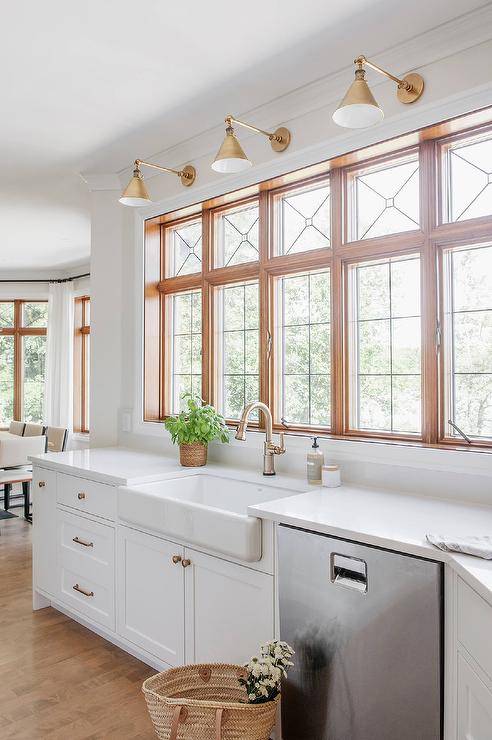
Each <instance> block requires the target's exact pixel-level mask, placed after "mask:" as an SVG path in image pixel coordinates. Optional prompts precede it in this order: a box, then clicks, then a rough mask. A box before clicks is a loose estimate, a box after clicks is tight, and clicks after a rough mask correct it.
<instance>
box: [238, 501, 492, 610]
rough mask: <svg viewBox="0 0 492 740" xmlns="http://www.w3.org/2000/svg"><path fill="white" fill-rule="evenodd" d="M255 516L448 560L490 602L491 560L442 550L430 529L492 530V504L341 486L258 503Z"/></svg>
mask: <svg viewBox="0 0 492 740" xmlns="http://www.w3.org/2000/svg"><path fill="white" fill-rule="evenodd" d="M248 513H249V514H251V515H252V516H259V517H261V518H262V519H269V520H271V521H274V522H278V523H281V524H289V525H291V526H293V527H300V528H302V529H308V530H312V531H314V532H320V533H322V534H328V535H332V536H334V537H342V538H344V539H349V540H354V541H356V542H362V543H365V544H368V545H375V546H378V547H384V548H387V549H390V550H398V551H399V552H405V553H408V554H410V555H417V556H420V557H425V558H430V559H432V560H439V561H442V562H445V563H448V564H449V565H451V566H452V567H454V568H455V570H456V571H457V572H458V574H459V575H460V576H461V577H463V578H464V579H465V580H466V581H467V582H468V583H469V584H470V585H471V586H472V587H473V588H475V589H476V590H477V591H478V592H479V593H480V594H481V595H482V596H483V597H484V598H485V599H487V601H488V602H489V603H490V604H491V605H492V561H491V560H483V559H481V558H475V557H471V556H469V555H458V554H457V553H448V552H444V551H443V550H439V549H438V548H436V547H434V546H433V545H431V544H430V543H428V542H427V540H426V538H425V536H426V534H427V533H431V532H432V533H438V534H445V535H452V536H456V535H460V536H466V535H475V536H480V535H490V534H491V533H492V506H477V505H469V504H459V503H455V502H453V501H448V500H446V499H433V498H427V497H423V496H410V495H407V494H402V493H394V492H391V491H377V490H373V489H370V488H359V487H354V486H341V487H340V488H314V489H313V490H311V491H308V492H307V493H302V494H298V495H296V496H290V497H288V498H282V499H278V500H275V501H268V502H265V503H263V504H256V505H255V506H250V507H249V508H248Z"/></svg>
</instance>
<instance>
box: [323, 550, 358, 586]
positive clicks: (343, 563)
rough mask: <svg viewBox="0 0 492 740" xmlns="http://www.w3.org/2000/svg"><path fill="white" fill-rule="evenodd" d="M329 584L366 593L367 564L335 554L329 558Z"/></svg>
mask: <svg viewBox="0 0 492 740" xmlns="http://www.w3.org/2000/svg"><path fill="white" fill-rule="evenodd" d="M330 560H331V563H330V571H331V582H332V583H334V584H335V585H337V586H344V587H345V588H351V589H352V590H354V591H358V592H359V593H362V594H365V593H367V563H366V561H365V560H361V559H360V558H353V557H349V556H348V555H342V554H340V553H337V552H332V553H331V556H330Z"/></svg>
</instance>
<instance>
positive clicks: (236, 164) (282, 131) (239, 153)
mask: <svg viewBox="0 0 492 740" xmlns="http://www.w3.org/2000/svg"><path fill="white" fill-rule="evenodd" d="M225 122H226V124H227V127H226V135H225V139H224V141H223V142H222V145H221V147H220V149H219V151H218V152H217V156H216V157H215V159H214V161H213V162H212V169H213V170H215V172H226V173H229V172H242V171H243V170H246V169H248V167H251V166H252V164H253V163H252V162H251V160H249V159H248V157H247V156H246V154H245V153H244V150H243V148H242V146H241V144H240V143H239V141H238V140H237V138H236V134H235V133H234V128H233V126H232V124H233V123H236V124H237V125H238V126H243V127H244V128H248V129H249V130H250V131H255V132H256V133H257V134H263V136H268V138H269V139H270V144H271V147H272V149H273V151H274V152H283V151H285V149H287V147H288V146H289V144H290V138H291V137H290V131H289V130H288V129H286V128H284V127H283V126H281V127H280V128H278V129H277V130H276V131H274V132H273V133H270V132H269V131H263V129H261V128H257V127H256V126H252V125H251V124H249V123H245V122H244V121H239V120H238V119H237V118H234V116H231V115H229V116H227V117H226V119H225Z"/></svg>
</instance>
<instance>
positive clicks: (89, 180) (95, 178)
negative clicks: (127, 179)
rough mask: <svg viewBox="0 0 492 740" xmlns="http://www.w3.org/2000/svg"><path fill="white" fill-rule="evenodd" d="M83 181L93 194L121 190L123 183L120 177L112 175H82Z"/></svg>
mask: <svg viewBox="0 0 492 740" xmlns="http://www.w3.org/2000/svg"><path fill="white" fill-rule="evenodd" d="M80 177H81V179H82V180H83V182H85V184H86V185H87V187H88V188H89V190H90V191H91V192H95V191H97V190H121V182H120V178H119V177H118V175H116V174H114V173H112V174H95V175H90V174H80Z"/></svg>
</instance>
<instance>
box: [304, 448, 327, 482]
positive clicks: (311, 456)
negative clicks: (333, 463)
mask: <svg viewBox="0 0 492 740" xmlns="http://www.w3.org/2000/svg"><path fill="white" fill-rule="evenodd" d="M324 464H325V456H324V455H323V453H322V452H321V450H320V448H319V445H318V438H317V437H313V446H312V447H311V449H310V451H309V452H308V455H307V479H308V483H312V484H313V486H320V485H321V471H322V468H323V465H324Z"/></svg>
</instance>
